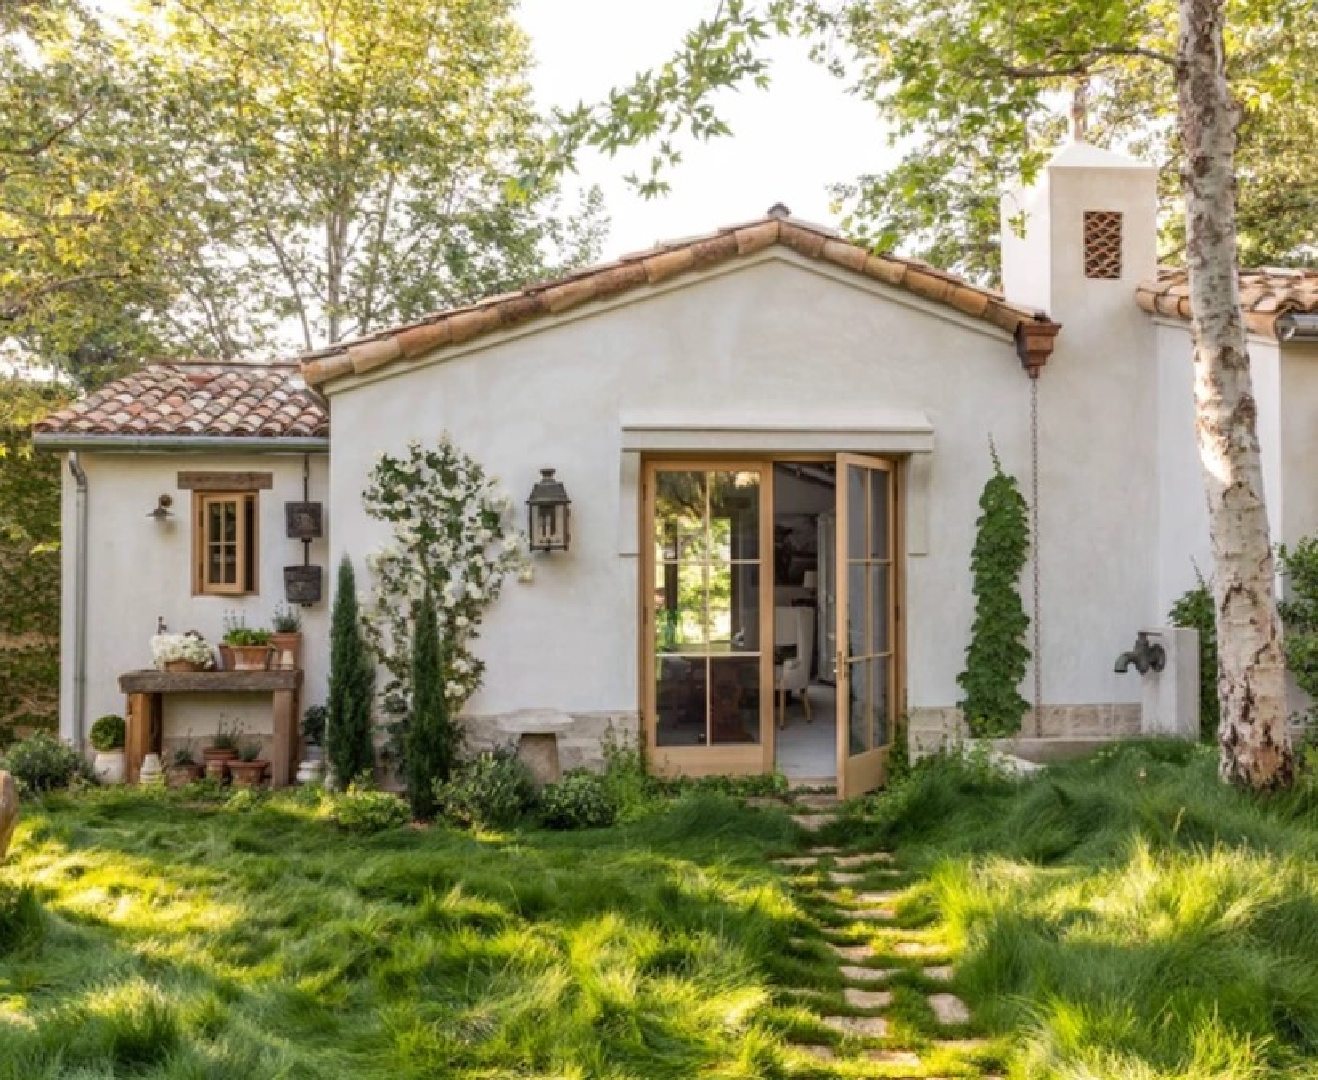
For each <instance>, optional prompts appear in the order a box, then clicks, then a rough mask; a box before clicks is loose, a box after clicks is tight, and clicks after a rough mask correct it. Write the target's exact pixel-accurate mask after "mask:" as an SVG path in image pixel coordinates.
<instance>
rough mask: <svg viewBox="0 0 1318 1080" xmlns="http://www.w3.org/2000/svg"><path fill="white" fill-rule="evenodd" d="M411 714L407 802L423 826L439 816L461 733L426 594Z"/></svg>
mask: <svg viewBox="0 0 1318 1080" xmlns="http://www.w3.org/2000/svg"><path fill="white" fill-rule="evenodd" d="M412 626H413V629H412V708H411V710H410V712H409V715H408V722H407V736H406V738H405V740H404V746H405V751H404V755H403V756H404V762H403V764H404V769H405V771H406V774H407V799H408V802H410V803H411V804H412V815H413V817H415V818H417V819H418V820H420V821H428V820H430V819H431V818H433V817H434V816H435V809H436V801H435V783H436V782H437V781H446V780H448V779H449V777H450V776H451V775H452V772H453V763H454V759H455V758H456V757H457V751H458V732H457V728H456V727H455V726H454V724H453V718H452V716H451V715H450V710H449V703H448V695H447V684H448V662H447V653H446V650H445V648H444V645H443V642H441V641H440V638H439V617H438V614H437V612H436V611H435V599H434V597H433V596H432V595H431V593H430V590H429V589H427V590H426V592H425V595H424V597H423V598H422V600H421V603H420V604H419V605H418V606H417V612H416V617H415V618H414V619H413V623H412Z"/></svg>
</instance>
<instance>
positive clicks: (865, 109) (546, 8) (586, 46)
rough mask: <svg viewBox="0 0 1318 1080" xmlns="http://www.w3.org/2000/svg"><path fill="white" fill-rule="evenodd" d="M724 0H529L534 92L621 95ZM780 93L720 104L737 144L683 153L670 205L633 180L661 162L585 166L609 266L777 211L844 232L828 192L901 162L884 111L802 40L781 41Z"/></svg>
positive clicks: (632, 157)
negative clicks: (605, 225) (606, 225)
mask: <svg viewBox="0 0 1318 1080" xmlns="http://www.w3.org/2000/svg"><path fill="white" fill-rule="evenodd" d="M716 4H717V0H645V2H642V0H522V5H521V14H520V16H519V21H520V22H521V23H522V25H523V27H525V29H526V30H527V32H528V33H529V34H530V36H531V42H532V48H533V50H534V52H535V55H536V58H537V67H536V70H535V72H534V73H533V75H532V84H533V86H534V88H535V92H536V94H537V96H538V99H539V102H540V104H541V105H542V106H544V107H548V106H551V105H563V106H570V105H575V104H576V103H577V102H578V101H582V100H584V101H587V102H593V101H597V100H600V99H601V98H603V97H604V96H605V95H606V94H607V93H608V91H609V89H610V88H611V87H614V86H619V85H622V84H624V83H626V82H628V81H629V80H630V78H631V76H632V75H633V74H634V73H635V72H637V71H639V70H643V69H646V68H650V67H653V66H656V65H658V64H660V63H662V62H663V61H664V60H665V59H666V58H667V57H668V56H670V55H671V54H672V52H673V50H674V49H675V48H676V46H677V45H678V44H679V43H680V42H681V39H682V35H683V32H684V31H686V30H687V29H689V28H690V27H692V26H694V25H695V24H696V23H697V22H699V21H700V19H701V18H705V17H708V16H709V15H710V14H712V13H713V11H714V9H715V7H716ZM769 55H771V56H772V57H773V60H774V66H773V71H772V73H771V74H772V78H773V84H772V86H771V87H770V89H769V90H767V91H761V90H757V89H755V88H754V87H749V88H747V89H746V90H744V91H741V92H739V93H727V94H724V95H723V96H722V97H721V98H720V99H719V101H720V108H721V109H722V113H723V116H724V118H725V119H726V120H728V121H729V123H730V124H731V126H732V130H733V135H732V136H731V137H728V138H724V139H719V140H716V141H714V142H712V143H691V144H690V145H686V146H683V147H682V149H683V154H684V160H683V162H682V164H681V165H680V166H678V167H677V168H676V169H674V170H672V171H671V172H670V173H668V174H667V176H666V179H667V180H668V182H669V183H670V184H671V186H672V190H671V192H670V193H669V194H668V195H667V196H663V197H660V198H658V199H649V200H647V199H642V198H641V197H640V196H639V195H637V194H636V193H635V192H634V191H632V190H631V189H630V188H629V187H628V186H627V184H626V183H625V182H624V181H623V177H624V176H625V175H626V174H627V173H628V172H632V171H636V172H639V173H642V174H643V173H644V172H645V170H646V167H647V166H648V163H649V160H650V155H649V154H648V153H647V152H645V151H638V152H629V153H628V154H626V155H619V156H618V157H616V158H608V157H605V156H603V155H598V154H595V155H592V156H591V157H589V158H587V159H586V160H584V161H583V162H582V163H581V165H580V167H579V173H578V182H579V183H585V184H598V185H599V186H600V188H601V189H602V190H603V192H604V197H605V203H606V210H607V211H608V213H609V216H610V218H611V220H612V228H611V230H610V234H609V237H608V238H607V240H606V241H605V244H604V255H605V257H606V258H608V257H612V256H616V255H621V254H625V253H627V252H631V251H638V250H640V249H643V248H647V247H650V246H652V245H653V244H654V243H655V242H656V241H658V240H672V239H678V238H681V237H684V236H693V235H697V234H700V233H704V232H709V231H711V230H713V229H716V228H719V227H721V226H724V225H731V224H735V223H737V222H741V221H746V220H749V219H751V218H756V217H760V216H762V215H763V214H764V212H765V211H766V210H768V209H769V207H770V206H772V205H773V204H774V203H776V202H782V203H785V204H786V205H787V206H788V207H789V208H790V209H791V211H792V213H793V214H794V215H795V216H796V217H800V218H804V219H806V220H808V221H817V222H824V223H830V224H836V220H837V217H836V215H834V214H831V213H830V212H829V196H828V192H827V190H826V189H827V186H828V185H829V184H830V183H834V182H838V181H846V180H850V179H853V178H855V177H856V176H858V175H860V174H861V173H864V172H874V171H877V170H879V169H881V168H883V167H884V166H885V165H886V164H890V163H891V162H892V160H893V156H892V153H891V151H889V150H888V149H887V139H886V136H885V134H884V128H883V126H882V125H881V124H880V123H879V121H878V120H877V118H876V117H875V114H874V109H873V107H872V106H870V105H867V104H866V103H865V102H862V101H859V100H856V99H855V98H852V97H850V96H849V95H847V94H846V92H845V89H844V87H843V85H842V84H841V83H840V82H839V81H838V80H837V79H835V78H833V77H832V76H831V75H829V74H828V73H827V72H826V71H824V70H823V69H822V68H820V67H818V66H817V65H815V64H813V63H812V62H811V61H810V59H809V57H808V56H807V55H806V47H805V45H804V44H803V43H800V42H782V41H777V42H773V43H772V45H771V47H770V50H769Z"/></svg>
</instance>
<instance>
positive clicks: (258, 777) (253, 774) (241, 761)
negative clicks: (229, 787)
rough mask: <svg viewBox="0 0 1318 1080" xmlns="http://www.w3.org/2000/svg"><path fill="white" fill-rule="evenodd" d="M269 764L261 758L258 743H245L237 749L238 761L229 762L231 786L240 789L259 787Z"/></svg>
mask: <svg viewBox="0 0 1318 1080" xmlns="http://www.w3.org/2000/svg"><path fill="white" fill-rule="evenodd" d="M269 767H270V762H268V761H266V760H265V759H264V758H263V757H261V744H260V743H259V742H245V743H243V744H242V745H241V746H240V747H239V748H238V759H237V760H236V761H231V762H229V773H230V775H231V776H232V777H233V786H234V787H240V788H256V787H260V786H261V784H262V782H263V781H264V780H265V771H266V769H268V768H269Z"/></svg>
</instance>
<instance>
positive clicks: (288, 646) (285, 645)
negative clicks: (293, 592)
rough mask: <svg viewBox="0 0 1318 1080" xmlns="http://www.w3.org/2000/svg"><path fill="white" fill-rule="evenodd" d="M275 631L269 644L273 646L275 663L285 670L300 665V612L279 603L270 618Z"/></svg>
mask: <svg viewBox="0 0 1318 1080" xmlns="http://www.w3.org/2000/svg"><path fill="white" fill-rule="evenodd" d="M270 621H271V623H272V624H273V625H274V628H275V632H274V633H273V634H271V635H270V644H271V645H273V646H274V648H275V664H274V666H275V667H277V668H282V669H285V670H288V669H292V668H300V667H301V666H302V612H300V611H298V610H297V608H292V607H289V606H288V605H287V604H280V605H279V606H278V607H276V608H275V613H274V616H273V617H272V618H271V620H270Z"/></svg>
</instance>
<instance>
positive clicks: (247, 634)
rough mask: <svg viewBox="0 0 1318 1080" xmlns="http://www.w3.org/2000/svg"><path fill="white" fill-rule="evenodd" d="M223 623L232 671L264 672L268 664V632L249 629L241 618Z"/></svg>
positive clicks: (226, 620)
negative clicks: (230, 656) (231, 655)
mask: <svg viewBox="0 0 1318 1080" xmlns="http://www.w3.org/2000/svg"><path fill="white" fill-rule="evenodd" d="M224 621H225V624H226V625H225V631H224V643H225V644H226V645H228V646H229V651H230V652H231V653H232V654H233V670H234V671H264V670H265V669H266V668H267V667H268V666H269V663H270V631H269V630H253V629H251V628H250V627H249V626H248V625H247V624H246V622H245V621H244V620H243V619H242V617H241V616H239V617H238V618H226V619H225V620H224Z"/></svg>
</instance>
